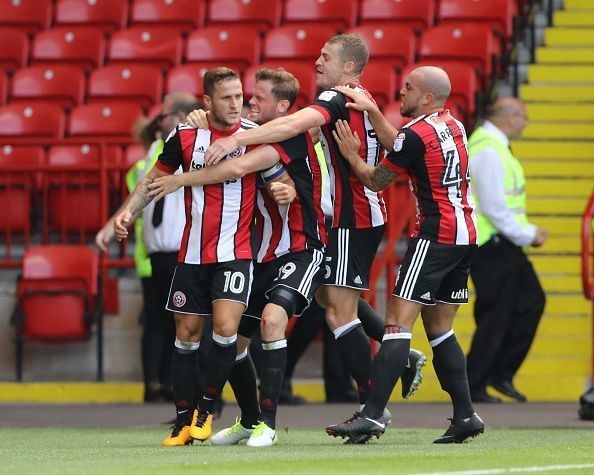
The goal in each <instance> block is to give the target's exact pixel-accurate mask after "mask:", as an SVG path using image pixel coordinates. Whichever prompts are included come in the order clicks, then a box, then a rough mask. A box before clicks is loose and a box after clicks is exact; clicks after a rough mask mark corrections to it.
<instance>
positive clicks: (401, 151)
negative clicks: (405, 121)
mask: <svg viewBox="0 0 594 475" xmlns="http://www.w3.org/2000/svg"><path fill="white" fill-rule="evenodd" d="M424 155H425V144H424V143H423V140H422V139H421V137H419V135H418V134H417V133H416V132H415V131H413V130H411V129H408V128H404V129H402V130H401V131H400V132H399V133H398V135H397V136H396V139H395V140H394V143H393V144H392V150H390V151H389V152H388V153H387V154H386V158H384V159H383V160H382V162H381V163H382V165H384V166H386V167H388V168H390V169H391V170H393V171H395V172H397V173H403V172H405V171H407V170H410V169H411V168H413V167H414V165H415V164H416V163H417V162H418V161H419V159H420V158H422V157H423V156H424Z"/></svg>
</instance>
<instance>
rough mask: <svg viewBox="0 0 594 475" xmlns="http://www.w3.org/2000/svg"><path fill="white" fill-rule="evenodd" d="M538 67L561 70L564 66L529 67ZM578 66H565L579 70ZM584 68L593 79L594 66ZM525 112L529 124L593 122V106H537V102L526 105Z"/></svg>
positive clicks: (549, 104) (550, 104)
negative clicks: (589, 70)
mask: <svg viewBox="0 0 594 475" xmlns="http://www.w3.org/2000/svg"><path fill="white" fill-rule="evenodd" d="M532 66H538V67H539V68H542V69H545V68H552V69H556V68H561V69H563V68H564V67H565V66H541V65H530V67H531V68H532ZM579 67H580V66H567V68H579ZM584 68H588V69H591V74H592V76H590V77H591V78H594V66H592V67H590V66H584ZM526 111H527V113H528V117H529V118H530V122H557V121H560V120H562V121H567V122H578V123H581V122H594V104H579V103H577V104H576V103H573V104H571V105H569V104H555V103H546V104H544V103H543V104H539V103H538V102H529V103H528V104H526Z"/></svg>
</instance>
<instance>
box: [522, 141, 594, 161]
mask: <svg viewBox="0 0 594 475" xmlns="http://www.w3.org/2000/svg"><path fill="white" fill-rule="evenodd" d="M511 147H512V150H513V151H514V154H515V155H516V156H517V157H518V158H520V159H529V158H531V159H538V160H555V161H560V160H587V161H591V160H592V158H593V157H594V142H591V141H584V140H564V141H555V140H514V141H512V144H511Z"/></svg>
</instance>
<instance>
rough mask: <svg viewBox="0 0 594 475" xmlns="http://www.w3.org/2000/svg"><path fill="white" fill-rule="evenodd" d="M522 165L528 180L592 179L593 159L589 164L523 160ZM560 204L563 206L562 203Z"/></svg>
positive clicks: (593, 174) (582, 162) (583, 162)
mask: <svg viewBox="0 0 594 475" xmlns="http://www.w3.org/2000/svg"><path fill="white" fill-rule="evenodd" d="M522 165H523V166H524V172H525V173H526V176H527V177H528V178H529V179H531V178H532V177H565V178H569V177H581V178H585V177H592V178H594V158H593V160H592V161H591V162H586V161H581V162H570V161H565V160H564V161H563V163H557V162H553V161H551V160H540V161H536V160H534V161H532V160H531V161H528V160H525V161H523V162H522ZM528 199H529V200H530V197H528ZM561 204H562V205H564V203H561ZM584 205H585V203H584V204H580V209H581V211H583V207H584ZM581 211H580V213H581ZM551 212H553V211H551Z"/></svg>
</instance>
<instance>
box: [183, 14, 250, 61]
mask: <svg viewBox="0 0 594 475" xmlns="http://www.w3.org/2000/svg"><path fill="white" fill-rule="evenodd" d="M260 51H261V40H260V35H259V34H258V32H257V31H256V30H255V29H254V28H252V27H249V26H241V25H239V26H231V27H228V28H224V29H221V28H220V27H217V26H211V27H206V28H203V29H201V30H197V31H194V32H193V33H192V34H190V36H189V37H188V42H187V45H186V61H187V62H188V63H199V64H200V65H201V66H204V67H207V68H211V67H213V66H228V67H230V68H232V69H236V70H239V71H243V70H244V69H245V68H247V67H248V66H249V65H250V64H254V63H258V62H259V60H260Z"/></svg>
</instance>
